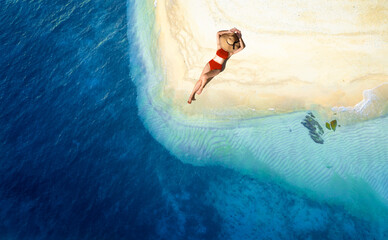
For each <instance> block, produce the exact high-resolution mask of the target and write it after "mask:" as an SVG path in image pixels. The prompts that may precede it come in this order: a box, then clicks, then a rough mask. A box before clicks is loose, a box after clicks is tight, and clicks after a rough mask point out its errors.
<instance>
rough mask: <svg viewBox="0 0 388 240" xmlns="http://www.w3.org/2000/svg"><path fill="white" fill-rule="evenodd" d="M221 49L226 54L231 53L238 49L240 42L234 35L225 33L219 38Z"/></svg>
mask: <svg viewBox="0 0 388 240" xmlns="http://www.w3.org/2000/svg"><path fill="white" fill-rule="evenodd" d="M220 45H221V48H222V49H224V50H225V51H227V52H233V51H234V50H236V49H238V48H240V42H239V39H238V37H237V35H236V34H235V33H226V34H223V35H221V37H220Z"/></svg>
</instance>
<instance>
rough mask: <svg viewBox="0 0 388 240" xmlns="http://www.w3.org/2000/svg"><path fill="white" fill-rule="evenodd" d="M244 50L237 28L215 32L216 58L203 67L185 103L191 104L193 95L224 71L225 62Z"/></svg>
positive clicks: (199, 92)
mask: <svg viewBox="0 0 388 240" xmlns="http://www.w3.org/2000/svg"><path fill="white" fill-rule="evenodd" d="M244 48H245V44H244V41H243V40H242V37H241V32H240V30H238V29H237V28H232V29H230V30H224V31H219V32H217V52H216V56H215V57H214V58H213V59H212V60H210V61H209V62H208V63H207V64H206V65H205V67H204V69H203V70H202V73H201V76H200V77H199V80H198V81H197V83H196V84H195V86H194V89H193V92H192V93H191V94H190V97H189V100H188V101H187V102H188V103H189V104H191V101H193V100H195V94H196V93H197V94H198V95H199V94H201V92H202V90H203V88H204V87H205V85H206V84H207V83H208V82H209V81H210V80H211V79H213V78H214V77H215V76H217V75H218V74H219V73H220V72H222V71H223V70H224V67H225V63H226V61H227V60H228V59H229V58H230V57H231V56H232V55H233V54H236V53H238V52H240V51H241V50H243V49H244Z"/></svg>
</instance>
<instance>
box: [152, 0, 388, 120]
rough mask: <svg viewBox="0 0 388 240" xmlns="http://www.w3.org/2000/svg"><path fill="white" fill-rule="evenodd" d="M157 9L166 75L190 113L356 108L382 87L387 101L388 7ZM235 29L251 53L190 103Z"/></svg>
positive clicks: (178, 3) (185, 5)
mask: <svg viewBox="0 0 388 240" xmlns="http://www.w3.org/2000/svg"><path fill="white" fill-rule="evenodd" d="M155 4H156V23H157V30H158V31H159V34H160V35H159V36H160V37H159V44H160V49H161V56H162V61H163V67H164V71H165V74H166V78H165V79H166V82H165V83H164V89H163V93H162V94H163V95H164V97H168V98H170V99H173V103H174V105H175V106H176V107H177V108H178V109H180V110H182V111H183V112H185V113H186V114H191V113H195V112H198V110H199V109H201V111H202V112H208V111H210V112H211V111H213V110H223V109H224V110H226V109H231V108H245V109H252V110H254V111H258V112H260V111H261V112H266V111H267V112H268V113H272V112H279V113H280V112H290V111H295V110H301V109H311V108H314V107H315V108H320V107H323V108H324V109H327V110H329V109H332V107H335V106H337V107H341V106H344V107H347V106H355V105H356V104H357V103H360V102H361V101H362V100H363V91H364V90H367V89H373V88H376V87H377V86H380V88H379V92H380V96H383V99H380V100H381V101H383V105H385V104H386V103H387V98H386V96H387V95H388V87H387V86H388V85H387V84H383V83H387V82H388V2H387V1H361V0H360V1H335V2H334V1H323V0H321V1H314V3H313V2H311V1H307V0H303V1H281V0H274V1H269V0H266V1H253V0H249V1H236V0H217V1H210V0H185V1H183V0H175V1H165V0H159V1H157V2H155ZM232 27H237V28H239V29H240V30H241V31H242V35H243V39H244V41H245V43H246V45H247V47H246V49H244V51H242V52H241V53H239V54H237V55H235V56H232V58H231V59H230V60H229V61H228V63H227V66H226V69H225V71H224V72H222V73H221V74H219V75H218V76H217V77H216V78H214V79H213V80H212V81H211V82H210V83H209V84H208V85H207V87H206V88H205V90H204V92H203V93H202V94H201V95H200V96H197V101H194V102H193V104H192V105H188V104H187V103H186V101H187V98H188V96H189V94H190V92H191V90H192V88H193V86H194V84H195V82H196V81H197V80H198V77H199V75H200V73H201V71H202V69H203V67H204V65H205V64H206V63H207V62H208V61H209V60H210V59H211V58H213V57H214V55H215V52H216V32H217V31H218V30H224V29H229V28H232ZM382 84H383V85H382ZM380 105H381V104H380ZM268 109H269V110H268ZM321 109H322V108H321Z"/></svg>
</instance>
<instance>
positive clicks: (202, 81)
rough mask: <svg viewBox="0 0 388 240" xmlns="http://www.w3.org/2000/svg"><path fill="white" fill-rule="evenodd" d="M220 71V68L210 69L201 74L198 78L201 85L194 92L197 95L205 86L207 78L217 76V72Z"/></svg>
mask: <svg viewBox="0 0 388 240" xmlns="http://www.w3.org/2000/svg"><path fill="white" fill-rule="evenodd" d="M220 72H221V70H218V69H216V70H211V71H209V72H207V73H205V74H203V75H202V76H201V77H200V78H199V80H201V86H200V87H199V89H198V91H197V92H196V93H197V94H198V95H199V94H201V92H202V90H203V88H204V87H205V85H206V83H207V82H208V81H209V79H212V78H214V77H215V76H217V75H218V74H219V73H220Z"/></svg>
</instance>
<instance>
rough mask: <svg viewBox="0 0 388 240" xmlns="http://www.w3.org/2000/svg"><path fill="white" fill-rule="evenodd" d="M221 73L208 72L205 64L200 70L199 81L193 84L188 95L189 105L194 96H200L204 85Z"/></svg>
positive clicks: (218, 71) (207, 66) (208, 66)
mask: <svg viewBox="0 0 388 240" xmlns="http://www.w3.org/2000/svg"><path fill="white" fill-rule="evenodd" d="M220 72H221V70H218V69H217V70H210V65H209V63H207V64H206V65H205V67H204V68H203V70H202V73H201V76H200V77H199V80H198V81H197V83H196V84H195V86H194V88H193V91H192V92H191V94H190V97H189V100H188V101H187V102H188V103H189V104H190V103H191V101H193V100H195V94H196V93H197V94H200V93H201V92H202V90H203V88H204V87H205V85H206V83H207V82H208V81H209V80H210V79H212V78H213V77H214V76H216V75H218V74H219V73H220Z"/></svg>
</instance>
